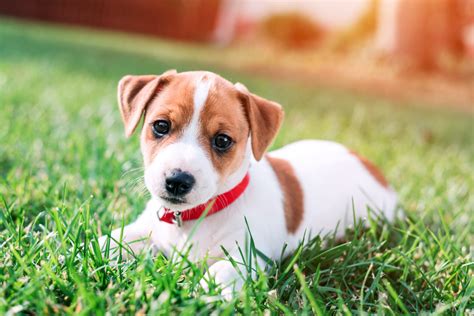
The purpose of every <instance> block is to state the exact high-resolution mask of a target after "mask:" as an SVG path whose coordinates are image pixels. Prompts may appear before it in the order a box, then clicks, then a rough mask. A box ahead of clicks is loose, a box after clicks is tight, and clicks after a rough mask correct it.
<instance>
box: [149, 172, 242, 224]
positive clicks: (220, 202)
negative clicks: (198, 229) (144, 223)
mask: <svg viewBox="0 0 474 316" xmlns="http://www.w3.org/2000/svg"><path fill="white" fill-rule="evenodd" d="M249 180H250V177H249V174H248V173H247V174H246V175H245V177H244V178H243V179H242V181H240V183H239V184H237V185H236V186H235V187H234V188H233V189H231V190H230V191H227V192H225V193H222V194H220V195H218V196H217V197H215V198H212V199H210V200H209V201H207V202H206V203H204V204H201V205H198V206H196V207H193V208H190V209H188V210H183V211H180V212H174V211H172V210H170V209H168V208H166V207H164V208H163V209H164V213H163V215H161V216H160V214H159V211H158V219H159V220H160V221H162V222H166V223H168V224H177V225H178V226H181V224H182V222H185V221H192V220H196V219H198V218H199V217H201V215H202V214H203V213H204V212H205V211H206V209H207V208H208V206H209V205H210V204H211V203H213V202H214V203H213V204H212V206H211V208H210V209H209V211H208V212H207V214H206V217H207V216H209V215H212V214H215V213H217V212H219V211H221V210H223V209H224V208H226V207H227V206H229V205H230V204H232V203H234V201H235V200H237V199H238V198H239V197H240V196H241V195H242V193H244V191H245V189H246V188H247V186H248V184H249ZM175 214H176V215H175Z"/></svg>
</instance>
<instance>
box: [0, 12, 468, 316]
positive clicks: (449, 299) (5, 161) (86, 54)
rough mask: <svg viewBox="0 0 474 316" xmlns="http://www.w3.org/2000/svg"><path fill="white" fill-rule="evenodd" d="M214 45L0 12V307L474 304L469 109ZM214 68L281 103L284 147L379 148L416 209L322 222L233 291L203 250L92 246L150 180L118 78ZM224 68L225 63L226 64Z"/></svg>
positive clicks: (449, 307)
mask: <svg viewBox="0 0 474 316" xmlns="http://www.w3.org/2000/svg"><path fill="white" fill-rule="evenodd" d="M220 54H221V51H220V49H219V48H212V47H202V46H198V45H189V44H181V43H172V42H165V41H159V40H156V39H147V38H139V37H131V36H127V35H120V34H114V33H105V32H103V33H97V32H91V31H90V30H80V29H65V28H58V27H52V26H41V25H37V24H26V23H19V22H15V21H11V20H6V19H3V20H0V140H1V145H0V314H5V313H8V312H10V315H11V314H14V313H15V312H20V313H25V314H32V315H35V314H44V313H64V314H97V315H101V314H105V311H106V310H108V311H109V312H110V313H111V314H117V313H125V314H139V315H140V314H145V313H146V314H169V313H175V314H178V313H180V314H181V313H183V314H185V315H186V314H189V315H193V314H196V313H199V314H208V313H210V312H212V311H214V312H217V313H219V314H221V313H222V314H234V313H243V314H250V313H252V314H254V313H255V314H267V313H268V312H270V313H275V314H293V313H295V312H297V313H302V314H305V313H306V314H312V313H325V312H329V313H342V314H350V313H359V312H362V311H367V312H370V313H377V312H379V313H382V314H385V313H386V314H400V313H403V314H407V313H413V314H417V313H420V312H421V311H426V312H434V313H435V314H444V313H447V314H464V313H469V311H470V313H472V312H473V311H474V299H473V296H474V273H473V271H474V269H473V268H474V262H473V261H474V259H473V247H474V194H473V189H474V127H473V126H474V124H473V122H474V121H473V120H474V116H473V115H472V114H469V113H460V112H458V113H457V112H452V111H449V110H448V109H436V110H435V109H433V108H429V107H423V106H422V105H420V104H402V103H399V102H393V101H388V100H384V99H380V98H375V97H370V96H367V95H362V94H354V93H349V92H344V91H339V90H336V89H329V88H322V87H318V86H315V87H309V85H308V84H305V85H301V84H298V83H297V82H291V81H287V80H286V81H282V80H278V79H275V78H273V79H270V78H265V77H260V76H255V75H252V74H248V73H247V74H246V73H239V72H235V71H230V70H226V67H224V66H223V65H222V64H220V66H215V65H213V64H212V62H211V60H212V59H213V58H214V59H218V58H219V55H220ZM170 68H176V69H178V70H179V71H183V70H190V69H208V70H212V71H215V72H218V73H220V74H222V75H223V76H225V77H227V78H228V79H230V80H232V81H241V82H244V83H245V84H246V85H247V86H248V87H249V89H251V90H252V91H253V92H255V93H257V94H259V95H262V96H264V97H267V98H269V99H273V100H276V101H278V102H279V103H281V104H282V105H283V106H284V107H285V111H286V113H287V116H286V120H285V123H284V126H283V129H282V131H281V133H280V134H279V136H278V138H277V140H276V142H275V144H274V145H273V147H274V148H277V147H279V146H281V145H283V144H286V143H289V142H291V141H294V140H297V139H303V138H319V139H330V140H335V141H338V142H342V143H344V144H346V145H347V146H349V147H350V148H353V149H355V150H357V151H358V152H360V153H362V154H363V155H365V156H368V157H370V158H371V159H372V160H373V161H374V162H375V163H376V164H377V165H379V166H380V167H381V169H382V170H384V172H385V174H386V176H387V178H388V179H389V180H390V182H391V183H392V184H393V186H394V187H395V188H396V190H397V191H398V192H399V195H400V199H401V202H402V205H403V207H404V209H405V210H406V214H407V218H406V219H405V220H401V221H398V222H396V223H394V224H393V225H392V224H389V223H385V222H382V221H380V222H372V223H371V225H369V227H368V228H366V229H361V227H356V228H355V229H354V230H352V231H348V233H347V237H346V238H345V240H343V241H340V240H338V241H336V240H334V239H333V238H332V237H331V236H321V237H320V238H317V239H315V240H314V241H313V242H312V243H310V245H309V246H308V247H306V248H304V249H300V251H298V252H297V254H295V255H294V256H292V257H290V258H286V259H284V260H282V261H281V262H274V263H273V264H272V265H271V266H270V267H269V271H268V275H266V274H264V273H261V274H260V275H259V277H258V278H257V280H254V281H250V280H248V282H247V284H246V287H245V289H244V290H243V291H241V292H240V293H239V295H238V296H237V297H236V298H235V299H234V300H232V301H230V302H226V301H223V300H221V299H220V297H219V292H218V290H216V289H215V288H213V287H211V290H210V292H208V293H205V292H204V290H203V289H201V288H200V287H199V280H200V278H201V276H202V275H203V269H204V268H203V265H202V264H200V263H197V264H193V263H190V262H187V261H186V260H184V261H180V262H177V261H171V260H168V259H167V258H165V257H164V256H162V255H158V256H157V257H151V256H150V255H148V254H140V255H137V257H136V258H134V259H132V260H126V261H121V262H118V263H117V262H115V261H112V262H110V261H108V260H106V259H104V258H102V256H101V254H100V252H99V251H97V249H96V248H90V247H84V245H89V244H90V243H91V241H92V244H94V240H95V239H96V238H97V236H99V235H102V234H103V233H106V232H109V231H110V230H111V228H112V227H117V226H120V225H121V224H122V223H128V222H130V221H131V220H133V219H134V218H135V217H136V216H137V214H139V212H140V211H141V210H142V209H143V207H144V204H145V202H146V200H147V194H146V193H145V192H144V191H143V185H142V184H141V181H142V179H141V173H142V169H141V166H142V163H141V156H140V153H139V143H138V137H136V136H135V137H132V138H130V139H125V137H124V132H123V126H122V123H121V120H120V115H119V112H118V108H117V104H116V85H117V82H118V80H119V79H120V78H121V76H123V75H125V74H129V73H133V74H145V73H161V72H163V71H165V70H167V69H170ZM227 69H229V68H227Z"/></svg>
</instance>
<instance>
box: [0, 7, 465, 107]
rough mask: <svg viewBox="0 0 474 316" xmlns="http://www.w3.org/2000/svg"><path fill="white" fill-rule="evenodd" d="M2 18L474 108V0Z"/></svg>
mask: <svg viewBox="0 0 474 316" xmlns="http://www.w3.org/2000/svg"><path fill="white" fill-rule="evenodd" d="M0 14H1V15H4V16H14V17H19V18H22V19H32V20H41V21H47V22H55V23H63V24H72V25H81V26H86V27H91V28H94V29H99V28H100V29H111V30H120V31H125V32H133V33H138V34H143V35H147V36H150V35H151V36H153V37H160V38H167V39H171V40H175V41H184V42H194V43H196V42H198V43H201V44H202V45H206V46H213V47H214V48H215V49H217V50H218V51H219V50H220V51H221V53H220V58H218V59H215V58H213V57H208V58H210V59H211V60H212V62H213V63H215V64H218V65H220V66H222V67H225V68H229V69H234V70H235V69H237V70H241V71H247V72H250V73H259V74H264V75H267V76H272V77H278V78H287V79H288V78H290V79H292V80H297V81H301V82H303V83H305V84H313V83H316V84H319V85H321V84H322V85H328V86H336V87H342V88H344V89H349V90H357V91H362V92H364V93H370V94H377V95H383V96H388V97H389V98H396V99H408V100H415V101H420V100H421V101H423V102H424V103H425V104H428V105H433V104H434V105H443V106H445V105H449V106H450V107H455V108H459V109H463V110H467V111H472V110H473V101H472V100H474V0H416V1H413V0H291V1H290V0H187V1H184V0H137V1H129V0H82V1H78V0H20V1H11V0H0ZM204 55H205V54H204ZM198 59H199V60H203V61H204V62H206V61H209V60H206V56H198Z"/></svg>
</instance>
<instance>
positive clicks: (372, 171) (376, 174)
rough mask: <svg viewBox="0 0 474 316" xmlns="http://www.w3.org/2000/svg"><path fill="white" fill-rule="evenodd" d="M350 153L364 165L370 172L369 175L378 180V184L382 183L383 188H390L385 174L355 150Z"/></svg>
mask: <svg viewBox="0 0 474 316" xmlns="http://www.w3.org/2000/svg"><path fill="white" fill-rule="evenodd" d="M349 152H350V153H351V154H352V155H354V156H356V157H357V159H359V161H360V162H361V163H362V164H363V165H364V167H365V168H366V169H367V171H369V173H370V174H371V175H372V177H374V179H375V180H377V182H378V183H380V184H381V185H382V186H383V187H385V188H388V181H387V179H385V177H384V175H383V173H382V172H381V171H380V170H379V169H378V168H377V167H376V166H375V165H374V164H373V163H372V162H371V161H370V160H368V159H367V158H365V157H363V156H361V155H359V154H358V153H356V152H355V151H353V150H349Z"/></svg>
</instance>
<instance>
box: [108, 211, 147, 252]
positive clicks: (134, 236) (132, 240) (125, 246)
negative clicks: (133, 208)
mask: <svg viewBox="0 0 474 316" xmlns="http://www.w3.org/2000/svg"><path fill="white" fill-rule="evenodd" d="M151 223H152V221H150V219H149V216H148V214H147V212H144V213H143V214H142V215H140V217H138V218H137V220H136V221H135V222H133V223H132V224H130V225H127V226H125V227H124V228H123V229H122V228H117V229H114V230H113V231H112V232H111V233H110V240H109V236H102V237H100V238H99V246H100V249H101V250H102V251H103V252H104V251H105V250H106V247H107V244H108V243H110V244H109V253H108V255H109V257H115V256H117V255H119V250H121V252H122V256H124V257H130V256H131V255H132V253H138V252H140V251H141V250H143V249H144V248H149V247H151V246H152V243H151V232H152V226H151Z"/></svg>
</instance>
